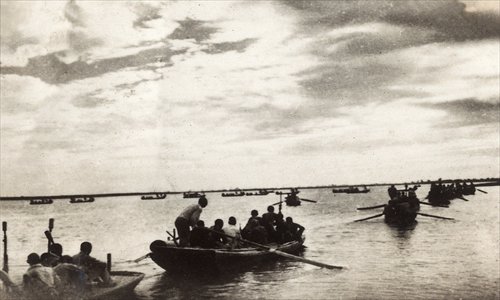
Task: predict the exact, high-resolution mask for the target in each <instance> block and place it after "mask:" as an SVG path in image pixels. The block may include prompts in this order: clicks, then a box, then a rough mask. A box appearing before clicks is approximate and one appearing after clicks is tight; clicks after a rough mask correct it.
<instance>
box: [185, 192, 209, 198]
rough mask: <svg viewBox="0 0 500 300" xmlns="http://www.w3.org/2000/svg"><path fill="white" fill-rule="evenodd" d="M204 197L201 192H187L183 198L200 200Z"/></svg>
mask: <svg viewBox="0 0 500 300" xmlns="http://www.w3.org/2000/svg"><path fill="white" fill-rule="evenodd" d="M202 196H205V194H204V193H199V192H185V193H183V198H200V197H202Z"/></svg>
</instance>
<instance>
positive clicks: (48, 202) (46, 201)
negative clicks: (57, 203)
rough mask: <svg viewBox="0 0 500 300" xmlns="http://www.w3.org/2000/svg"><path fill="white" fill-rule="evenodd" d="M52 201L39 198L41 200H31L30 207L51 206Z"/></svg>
mask: <svg viewBox="0 0 500 300" xmlns="http://www.w3.org/2000/svg"><path fill="white" fill-rule="evenodd" d="M52 203H54V200H52V199H50V198H41V199H31V200H30V205H42V204H52Z"/></svg>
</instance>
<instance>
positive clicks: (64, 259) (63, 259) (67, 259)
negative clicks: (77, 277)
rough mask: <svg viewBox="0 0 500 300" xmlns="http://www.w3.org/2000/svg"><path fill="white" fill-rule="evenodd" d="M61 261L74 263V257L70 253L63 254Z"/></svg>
mask: <svg viewBox="0 0 500 300" xmlns="http://www.w3.org/2000/svg"><path fill="white" fill-rule="evenodd" d="M61 262H62V263H67V264H72V263H73V257H71V256H69V255H63V256H62V257H61Z"/></svg>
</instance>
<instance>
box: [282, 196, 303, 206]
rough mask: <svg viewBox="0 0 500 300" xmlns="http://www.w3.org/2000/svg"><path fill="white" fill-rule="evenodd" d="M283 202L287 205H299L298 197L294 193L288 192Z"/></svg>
mask: <svg viewBox="0 0 500 300" xmlns="http://www.w3.org/2000/svg"><path fill="white" fill-rule="evenodd" d="M285 203H286V205H288V206H299V205H300V198H299V197H298V196H297V195H295V194H290V195H288V196H286V197H285Z"/></svg>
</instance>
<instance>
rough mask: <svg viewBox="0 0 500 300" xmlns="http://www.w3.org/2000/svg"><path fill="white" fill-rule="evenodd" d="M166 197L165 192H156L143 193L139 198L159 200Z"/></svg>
mask: <svg viewBox="0 0 500 300" xmlns="http://www.w3.org/2000/svg"><path fill="white" fill-rule="evenodd" d="M165 198H167V194H165V193H157V194H155V195H144V196H141V200H160V199H165Z"/></svg>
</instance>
